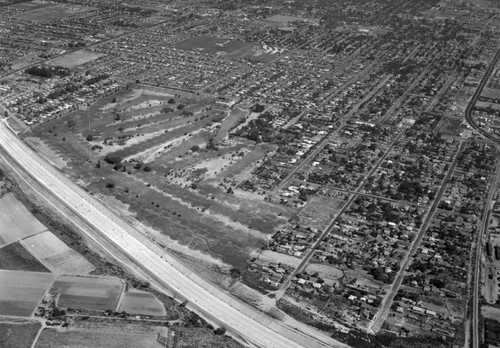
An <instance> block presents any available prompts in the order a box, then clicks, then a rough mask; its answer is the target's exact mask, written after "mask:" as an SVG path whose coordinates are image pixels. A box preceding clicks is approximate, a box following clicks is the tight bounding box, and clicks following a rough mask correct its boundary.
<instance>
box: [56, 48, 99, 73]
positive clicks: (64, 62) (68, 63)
mask: <svg viewBox="0 0 500 348" xmlns="http://www.w3.org/2000/svg"><path fill="white" fill-rule="evenodd" d="M102 56H104V54H101V53H95V52H89V51H85V50H81V51H76V52H72V53H70V54H66V55H64V56H62V57H57V58H54V59H51V60H49V61H48V62H47V65H53V66H62V67H63V68H68V69H72V68H75V67H77V66H79V65H83V64H85V63H89V62H92V61H94V60H96V59H98V58H100V57H102Z"/></svg>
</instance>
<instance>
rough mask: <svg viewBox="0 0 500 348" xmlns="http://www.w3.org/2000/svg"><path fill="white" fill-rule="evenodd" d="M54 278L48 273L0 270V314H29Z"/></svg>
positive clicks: (24, 315)
mask: <svg viewBox="0 0 500 348" xmlns="http://www.w3.org/2000/svg"><path fill="white" fill-rule="evenodd" d="M54 279H55V275H53V274H50V273H39V272H18V271H5V270H0V315H12V316H20V317H29V316H31V314H32V313H33V311H34V310H35V309H36V307H37V306H38V303H39V302H40V300H41V299H42V297H43V296H44V294H45V293H46V292H47V290H48V289H49V288H50V286H51V285H52V283H53V282H54Z"/></svg>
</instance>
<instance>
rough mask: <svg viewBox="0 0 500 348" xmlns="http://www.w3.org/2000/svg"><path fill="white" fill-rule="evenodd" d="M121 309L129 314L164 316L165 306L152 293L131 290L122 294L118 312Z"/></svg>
mask: <svg viewBox="0 0 500 348" xmlns="http://www.w3.org/2000/svg"><path fill="white" fill-rule="evenodd" d="M122 311H125V312H127V313H129V314H143V315H151V316H164V315H165V314H166V311H165V307H164V306H163V305H162V304H161V302H160V301H158V299H157V298H156V297H155V296H154V295H153V294H150V293H148V292H144V291H139V290H131V291H129V292H127V293H126V294H124V295H123V300H122V302H121V304H120V308H119V309H118V312H122Z"/></svg>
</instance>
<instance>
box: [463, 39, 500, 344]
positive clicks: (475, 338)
mask: <svg viewBox="0 0 500 348" xmlns="http://www.w3.org/2000/svg"><path fill="white" fill-rule="evenodd" d="M499 59H500V49H498V51H497V53H496V54H495V56H494V57H493V61H492V62H491V64H490V65H489V66H488V69H487V70H486V72H485V73H484V75H483V78H482V79H481V82H480V83H479V86H478V87H477V89H476V91H475V92H474V94H473V95H472V98H471V99H470V100H469V104H468V105H467V108H466V109H465V119H466V120H467V122H468V123H469V125H470V126H471V127H472V128H473V129H475V130H476V131H478V132H479V133H480V134H481V135H483V136H484V137H485V138H487V139H489V140H491V141H493V142H494V143H495V144H497V145H500V139H498V138H497V137H495V136H494V135H492V134H490V133H488V132H487V131H486V130H484V129H482V128H481V127H480V126H479V125H478V124H477V123H476V121H475V120H474V117H473V115H472V112H473V111H474V106H475V105H476V101H477V100H478V99H479V96H480V95H481V92H482V91H483V88H484V86H485V85H486V82H488V80H489V78H490V75H491V73H492V72H493V70H494V69H495V66H496V65H497V63H498V60H499ZM497 178H498V173H497V174H496V176H495V180H494V182H493V183H492V186H491V187H490V193H489V195H488V199H487V202H486V203H487V205H486V208H485V209H486V211H485V212H484V215H483V221H482V224H481V227H480V231H479V233H478V237H477V242H476V262H475V268H474V283H473V288H472V296H473V298H472V319H471V321H472V347H473V348H477V347H479V346H480V345H481V342H480V341H481V340H480V339H479V292H480V289H479V284H480V282H479V279H480V276H481V258H482V240H483V234H484V231H485V230H486V229H487V224H488V219H487V217H488V216H489V213H488V209H489V206H490V203H491V200H492V192H493V191H494V186H495V185H496V183H497Z"/></svg>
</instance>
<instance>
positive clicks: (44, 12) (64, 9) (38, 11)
mask: <svg viewBox="0 0 500 348" xmlns="http://www.w3.org/2000/svg"><path fill="white" fill-rule="evenodd" d="M89 10H90V8H88V7H84V6H79V5H69V4H59V5H49V6H44V7H41V8H40V7H38V6H36V7H34V9H33V10H31V11H28V12H24V13H22V14H20V15H19V17H20V18H24V19H28V20H33V21H37V22H50V21H53V20H56V19H61V18H65V17H68V16H72V15H75V14H77V13H83V12H87V11H89Z"/></svg>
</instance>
